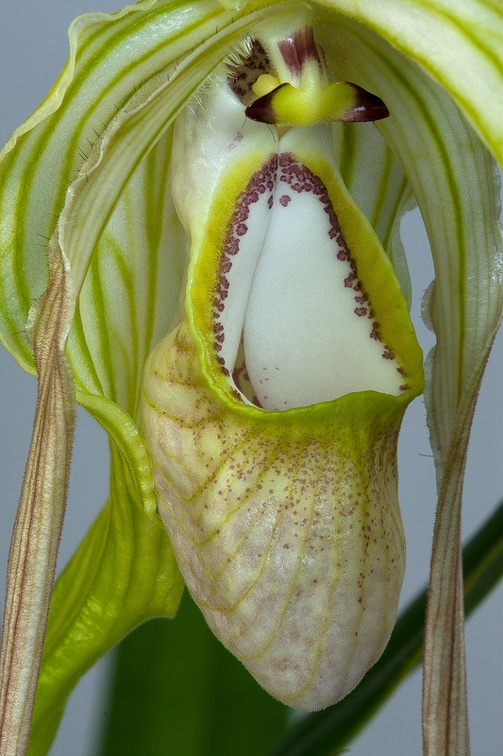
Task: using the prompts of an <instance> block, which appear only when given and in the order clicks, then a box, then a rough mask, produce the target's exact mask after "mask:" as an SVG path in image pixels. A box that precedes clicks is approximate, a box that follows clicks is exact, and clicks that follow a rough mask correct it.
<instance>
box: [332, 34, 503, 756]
mask: <svg viewBox="0 0 503 756" xmlns="http://www.w3.org/2000/svg"><path fill="white" fill-rule="evenodd" d="M341 26H342V27H343V28H342V29H341V34H340V36H339V38H338V40H337V43H334V44H337V49H338V50H339V52H342V55H341V58H342V59H344V54H345V55H346V59H345V61H344V66H347V69H348V70H351V72H352V73H353V74H354V75H355V74H356V75H357V76H362V84H363V86H367V87H368V88H371V85H373V86H374V88H375V91H376V92H377V93H378V94H379V96H380V97H382V98H383V99H384V101H385V102H386V104H387V105H388V107H389V110H390V113H391V118H390V119H389V120H388V122H386V123H383V124H382V125H381V126H380V127H379V128H380V130H381V132H382V133H383V134H384V135H385V137H386V139H387V141H388V143H389V144H390V145H391V147H392V148H393V149H394V150H395V151H396V153H397V154H398V156H399V157H400V159H401V162H402V164H403V166H404V169H405V172H406V174H407V176H408V179H409V181H410V184H411V187H412V189H413V191H414V194H415V197H416V199H417V201H418V204H419V207H420V209H421V212H422V214H423V219H424V222H425V226H426V229H427V232H428V235H429V239H430V244H431V249H432V254H433V261H434V266H435V274H436V277H435V283H434V285H433V286H432V287H430V289H429V292H428V294H427V297H426V299H425V304H424V306H425V313H426V317H427V322H428V323H429V324H430V325H431V326H432V327H433V329H434V330H435V333H436V335H437V346H436V347H435V349H434V350H433V351H432V353H431V354H430V356H429V358H428V365H429V371H428V381H427V389H426V391H425V402H426V407H427V412H428V424H429V428H430V436H431V445H432V450H433V453H434V456H435V463H436V468H437V478H438V487H439V503H438V509H437V521H436V527H435V537H434V544H433V553H432V572H431V582H430V589H429V596H430V600H429V607H428V617H427V625H426V632H425V686H424V690H425V694H426V697H425V699H424V727H425V748H426V753H427V754H429V753H440V752H442V753H444V752H452V753H460V754H461V753H466V752H467V750H466V749H467V747H468V743H467V741H468V736H467V712H466V706H465V704H466V687H465V684H466V681H465V673H464V642H463V607H462V593H461V589H460V586H461V585H462V582H461V581H462V577H461V572H460V570H461V563H460V561H459V554H460V543H461V541H460V515H461V495H462V480H463V472H464V462H465V458H466V450H467V442H468V436H469V427H470V424H471V419H472V416H473V410H474V406H475V401H476V396H477V391H478V386H479V382H480V376H481V374H482V371H483V367H484V365H485V361H486V359H487V356H488V353H489V349H490V345H491V343H492V339H493V337H494V332H495V330H496V328H497V326H498V323H499V321H500V318H501V311H502V298H503V294H502V292H503V288H502V286H501V273H502V271H501V255H502V246H501V230H500V227H499V223H498V218H499V199H498V191H497V182H496V181H495V165H494V162H493V160H492V159H491V157H490V155H489V153H488V152H487V150H486V149H485V147H484V145H483V144H482V143H481V141H480V140H479V138H478V137H477V136H476V134H475V132H474V131H473V130H472V128H471V127H470V126H469V124H468V123H467V122H466V121H465V119H464V118H463V116H462V114H461V113H460V111H459V110H458V109H457V108H456V106H455V105H454V104H453V103H452V102H451V101H450V100H449V99H448V98H447V97H446V96H445V93H444V92H443V91H442V90H441V89H440V88H439V87H438V86H437V85H436V84H435V82H433V81H432V80H431V79H429V77H427V76H426V75H425V74H424V73H423V72H422V71H421V70H420V69H419V68H417V67H416V66H415V65H414V64H413V63H411V62H410V61H407V60H405V59H404V58H403V57H402V56H401V55H400V54H399V53H397V52H396V51H394V50H392V49H391V48H389V50H386V47H385V46H383V44H382V40H379V38H378V37H377V36H374V35H373V34H372V33H371V32H370V31H369V30H365V29H364V28H363V27H361V26H360V27H356V26H355V27H354V28H353V30H350V25H349V24H348V25H347V26H346V25H345V24H342V25H341ZM351 43H353V44H351ZM354 49H358V57H357V56H355V55H354V53H353V51H354ZM342 70H343V73H344V68H343V69H342ZM365 71H371V72H372V81H371V82H369V77H368V76H366V74H365ZM446 588H447V590H446ZM439 681H441V684H439ZM446 688H447V689H448V690H449V691H450V695H449V696H445V695H443V694H442V689H443V690H445V689H446ZM450 701H458V705H456V706H453V707H450V706H449V702H450ZM449 749H450V750H449Z"/></svg>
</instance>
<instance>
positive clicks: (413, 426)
mask: <svg viewBox="0 0 503 756" xmlns="http://www.w3.org/2000/svg"><path fill="white" fill-rule="evenodd" d="M117 7H119V0H113V1H112V0H94V2H90V0H39V1H38V2H36V1H35V0H33V2H28V1H27V0H24V2H19V0H0V144H3V143H5V141H6V140H7V139H8V137H9V136H10V134H11V133H12V131H13V130H14V128H15V127H16V126H17V125H19V123H20V122H21V121H22V120H24V118H26V117H27V116H28V115H29V114H30V113H31V111H32V110H33V109H34V108H35V107H36V106H37V105H38V104H39V102H40V101H41V100H42V99H43V97H44V96H45V93H46V92H47V90H48V89H49V87H50V85H51V84H52V82H53V80H54V79H55V77H56V75H57V73H58V72H59V70H60V68H61V66H62V65H63V63H64V61H65V58H66V54H67V48H68V43H67V27H68V25H69V23H70V21H71V20H72V19H73V18H74V17H75V16H76V15H78V14H79V13H83V12H87V11H92V10H101V11H113V10H116V9H117ZM403 233H404V239H405V242H406V246H407V248H408V250H409V254H408V257H409V263H410V265H411V272H412V276H413V282H414V294H415V298H414V303H413V308H412V317H413V321H414V324H415V326H416V328H417V329H418V337H419V340H420V341H421V344H422V346H423V349H424V350H425V351H427V350H428V349H429V347H430V346H431V344H432V336H431V334H430V333H429V332H428V331H426V329H425V328H424V326H423V325H422V322H421V319H420V315H419V309H420V297H421V295H422V292H423V291H424V289H425V288H426V286H427V285H428V283H429V281H430V280H431V278H432V270H431V261H430V258H429V252H428V245H427V241H426V238H425V234H424V229H423V226H422V222H421V219H420V216H419V214H418V213H417V212H414V213H412V214H410V215H409V216H407V217H406V218H405V219H404V222H403ZM0 387H1V391H0V574H1V575H2V578H1V582H2V586H1V589H0V601H1V602H2V603H3V582H4V578H3V576H4V575H5V568H6V561H7V552H8V544H9V538H10V531H11V528H12V522H13V519H14V515H15V508H16V503H17V497H18V494H19V488H20V485H21V479H22V474H23V467H24V461H25V457H26V451H27V447H28V443H29V437H30V433H31V424H32V418H33V412H34V407H35V388H36V387H35V380H34V379H33V378H32V377H31V376H27V375H26V374H25V373H23V371H21V369H20V368H19V367H18V366H17V365H16V363H15V362H14V360H13V358H12V357H11V356H10V355H8V354H7V353H6V352H5V350H3V349H2V348H0ZM502 388H503V386H502V339H501V334H500V337H499V339H498V342H497V345H496V347H495V350H494V352H493V355H492V357H491V360H490V363H489V366H488V369H487V372H486V376H485V378H484V383H483V386H482V391H481V397H480V400H479V405H478V409H477V414H476V418H475V424H474V427H473V431H472V437H471V445H470V456H469V461H468V468H467V476H466V486H465V508H464V522H463V531H464V535H465V537H467V536H468V535H469V534H471V533H472V532H473V531H474V529H476V527H477V525H478V523H480V522H481V521H482V520H483V519H484V518H485V516H486V515H487V514H488V513H489V512H490V510H491V508H492V507H493V505H494V503H495V502H496V501H497V500H498V499H499V497H500V496H501V492H502V490H503V486H502V476H501V463H502V427H501V425H502V422H501V418H502V400H501V396H502ZM107 465H108V451H107V443H106V439H105V437H104V433H103V432H102V431H101V429H100V428H99V427H98V426H97V424H96V423H95V422H94V421H93V420H92V419H91V418H89V417H88V416H87V415H86V414H85V413H84V412H82V411H80V412H79V416H78V429H77V438H76V443H75V449H74V464H73V470H72V476H71V486H70V496H69V503H68V510H67V515H66V520H65V527H64V532H63V538H62V543H61V552H60V559H59V565H60V566H61V565H64V564H65V562H66V561H67V559H68V557H69V555H70V554H71V553H72V551H73V550H74V548H75V547H76V546H77V544H78V542H79V541H80V539H81V537H82V535H83V533H84V532H85V530H86V528H87V527H88V525H89V524H90V523H91V522H92V520H93V519H94V516H95V514H96V512H97V511H98V509H99V508H100V506H101V504H102V502H103V501H104V500H105V498H106V494H107V485H108V467H107ZM400 472H401V479H400V487H401V497H400V501H401V505H402V511H403V519H404V526H405V531H406V534H407V549H408V558H407V574H406V577H405V583H404V588H403V592H402V605H405V604H406V603H407V602H408V600H409V599H410V598H411V597H412V596H413V595H414V594H415V593H416V592H417V591H418V590H419V588H420V587H421V586H422V585H423V584H424V582H425V580H426V577H427V574H428V565H429V555H430V548H431V533H432V529H433V517H434V506H435V483H434V475H433V464H432V459H431V453H430V450H429V446H428V439H427V433H426V429H425V418H424V407H423V403H422V400H421V399H418V400H416V401H415V402H414V404H413V405H412V407H411V408H410V409H409V411H408V413H407V417H406V420H405V424H404V428H403V432H402V436H401V442H400ZM502 597H503V591H502V589H501V588H500V589H499V590H498V591H496V592H495V593H493V595H492V596H491V597H490V599H489V600H487V601H486V603H485V604H484V606H483V607H482V609H481V610H480V611H479V612H478V613H477V615H476V616H475V617H473V618H472V619H470V620H469V621H468V623H467V653H468V675H469V696H470V712H471V719H470V723H471V736H472V751H473V754H475V756H478V755H479V754H480V755H481V756H482V755H483V756H499V754H501V743H502V742H503V717H502V711H503V695H502V643H501V639H502V634H503V633H502V631H503V612H502V603H503V602H502ZM106 667H107V659H105V660H104V661H103V662H101V663H100V664H98V665H97V666H96V667H95V668H94V669H93V670H92V671H91V672H90V673H88V675H86V676H85V678H84V679H83V680H82V681H81V683H80V684H79V686H78V687H77V689H76V691H75V692H74V694H73V695H72V697H71V700H70V703H69V705H68V708H67V711H66V714H65V717H64V720H63V723H62V726H61V729H60V732H59V734H58V737H57V740H56V741H55V743H54V745H53V748H52V750H51V754H52V755H53V756H66V755H67V754H70V753H71V754H72V756H89V755H90V754H92V752H93V742H94V739H95V737H96V732H97V731H98V730H99V726H100V723H101V722H102V721H103V718H104V697H103V691H104V684H105V675H106ZM420 700H421V676H420V673H419V672H417V673H416V674H414V675H413V676H412V677H410V678H409V679H408V680H407V681H406V682H405V683H404V684H403V685H402V686H401V688H400V689H399V691H398V693H397V694H396V695H395V696H394V697H393V698H392V700H391V701H390V702H389V703H388V705H387V706H386V707H385V708H384V709H383V710H382V711H381V712H380V714H379V715H378V717H377V718H376V719H375V720H374V721H373V722H372V723H371V724H370V726H369V727H368V729H367V730H366V732H365V733H364V734H363V735H361V736H360V738H358V739H357V740H356V741H355V742H354V744H353V745H352V746H351V749H350V751H351V753H352V754H355V756H394V755H395V754H396V756H399V755H402V754H405V753H406V754H408V755H409V754H410V755H415V754H420V753H421V729H420Z"/></svg>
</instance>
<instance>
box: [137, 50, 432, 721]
mask: <svg viewBox="0 0 503 756" xmlns="http://www.w3.org/2000/svg"><path fill="white" fill-rule="evenodd" d="M298 59H299V57H297V58H296V60H298ZM311 61H312V57H311ZM245 64H246V62H245ZM265 73H267V72H265ZM320 91H324V90H320ZM277 92H278V90H277V89H275V90H274V93H277ZM314 94H316V92H315V93H314ZM309 97H310V98H311V99H313V93H310V94H309ZM243 109H244V106H243V104H242V102H241V100H240V98H239V97H238V96H237V95H236V93H235V92H234V91H232V87H231V85H230V84H229V82H228V81H227V80H226V79H224V78H221V79H220V80H218V81H217V82H215V83H214V84H212V85H211V86H209V87H208V90H207V91H206V93H205V94H204V95H203V97H201V98H199V100H198V102H197V103H192V104H191V106H190V107H189V108H187V110H186V111H185V113H184V114H183V115H182V116H181V117H180V118H179V119H178V121H177V126H176V133H175V145H174V157H173V167H174V171H173V195H174V198H175V203H176V206H177V210H178V214H179V217H180V219H181V220H182V222H183V223H184V225H185V228H186V231H187V238H188V243H189V245H190V262H189V272H188V281H187V291H186V295H185V315H184V317H183V320H182V323H181V324H180V325H179V326H177V327H175V328H174V330H173V331H172V332H171V333H170V334H168V336H166V337H165V339H163V341H162V342H161V343H160V344H159V345H158V347H157V348H156V349H155V350H154V352H153V354H152V355H151V357H150V358H149V361H148V362H147V365H146V369H145V373H144V383H143V406H142V430H143V433H144V435H145V438H146V440H147V443H148V445H149V448H150V451H151V454H152V458H153V462H154V469H155V476H156V488H157V495H158V506H159V511H160V514H161V517H162V519H163V521H164V524H165V526H166V528H167V530H168V533H169V535H170V539H171V542H172V543H173V547H174V549H175V553H176V556H177V561H178V564H179V566H180V568H181V570H182V574H183V576H184V578H185V581H186V583H187V585H188V587H189V589H190V591H191V593H192V595H193V597H194V599H195V600H196V602H197V603H198V604H199V606H200V608H201V609H202V611H203V613H204V615H205V617H206V620H207V621H208V623H209V625H210V627H211V628H212V629H213V631H214V632H215V634H216V635H217V636H218V637H219V638H220V640H221V641H222V642H223V643H224V644H225V645H226V646H227V647H228V648H229V649H230V650H231V651H232V652H233V653H234V654H235V655H236V656H237V657H238V658H239V659H240V660H241V661H242V662H243V663H244V664H245V666H246V667H247V668H248V669H249V670H250V672H251V673H252V674H253V675H254V676H255V677H256V679H257V680H258V682H260V683H261V684H262V685H263V686H264V687H265V688H266V689H267V690H268V691H269V692H270V693H271V694H272V695H274V696H276V697H277V698H279V699H280V700H282V701H285V702H287V703H289V704H290V705H292V706H295V707H297V708H301V709H307V710H313V709H320V708H323V707H326V706H328V705H329V704H331V703H334V702H335V701H337V700H338V699H339V698H341V697H343V696H344V695H346V694H347V693H348V692H349V691H350V690H351V689H352V688H353V687H354V686H355V685H356V684H357V683H358V681H359V680H360V679H361V677H362V676H363V674H364V673H365V671H366V670H367V669H368V667H369V666H370V665H371V664H373V663H374V662H375V661H376V659H377V658H378V657H379V655H380V653H381V652H382V650H383V648H384V646H385V644H386V642H387V639H388V637H389V634H390V632H391V629H392V627H393V624H394V620H395V616H396V608H397V603H398V598H399V594H400V587H401V582H402V578H403V570H404V553H405V547H404V540H403V532H402V526H401V521H400V513H399V509H398V500H397V477H396V443H397V437H398V430H399V426H400V422H401V419H402V416H403V412H404V410H405V407H406V405H407V404H408V402H409V401H410V400H411V399H412V398H414V396H417V394H418V393H420V391H421V389H422V367H421V365H422V355H421V350H420V349H419V347H418V345H417V342H416V340H415V336H414V331H413V328H412V325H411V323H410V319H409V316H408V313H407V308H406V305H405V302H404V300H403V296H402V294H401V292H400V287H399V285H398V283H397V281H396V279H395V277H394V274H393V270H392V267H391V265H390V263H389V261H388V259H387V257H386V255H385V253H384V251H383V250H382V247H381V245H380V244H379V242H378V240H377V238H376V236H375V234H374V232H373V230H372V229H371V227H370V224H369V223H368V221H366V219H365V218H364V216H363V214H362V213H361V212H360V211H359V210H358V208H357V207H356V206H355V204H354V202H353V201H352V199H351V197H350V195H349V193H348V192H347V190H346V189H345V188H344V186H343V183H342V179H341V177H340V175H339V173H338V171H337V169H336V167H335V164H334V161H333V158H332V142H331V131H330V128H329V127H328V126H326V125H324V124H320V125H311V126H307V127H304V128H293V129H288V130H286V132H285V133H280V132H278V133H276V134H275V133H271V131H270V129H269V127H268V126H266V125H265V124H259V123H254V122H252V121H250V120H247V121H243ZM201 167H202V169H203V170H202V171H201ZM187 186H191V187H192V186H193V187H194V191H191V192H187ZM202 187H204V190H203V189H202ZM313 633H314V635H313Z"/></svg>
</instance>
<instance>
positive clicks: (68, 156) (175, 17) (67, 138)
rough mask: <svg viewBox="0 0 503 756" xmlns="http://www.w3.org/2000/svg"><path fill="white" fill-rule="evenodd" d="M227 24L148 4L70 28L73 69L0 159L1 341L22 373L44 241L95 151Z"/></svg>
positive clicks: (211, 6)
mask: <svg viewBox="0 0 503 756" xmlns="http://www.w3.org/2000/svg"><path fill="white" fill-rule="evenodd" d="M222 19H227V14H225V12H224V11H223V10H222V9H221V8H220V6H218V5H217V4H216V3H213V2H211V1H209V2H202V3H198V4H197V7H196V8H194V7H193V4H192V3H187V2H185V3H182V2H179V3H173V2H151V1H149V2H144V3H139V4H137V5H134V6H129V7H128V8H125V9H124V10H122V11H120V12H118V13H116V14H113V15H111V16H108V15H106V14H89V15H88V16H83V17H81V18H79V19H77V20H76V21H75V22H74V23H73V24H72V26H71V28H70V32H69V36H70V57H69V61H68V64H67V66H66V67H65V69H64V71H63V72H62V74H61V76H60V78H59V79H58V81H57V82H56V84H55V85H54V87H53V88H52V90H51V92H50V93H49V96H48V98H47V99H46V100H45V101H44V103H42V105H41V106H40V108H39V109H38V110H37V111H35V113H34V114H33V115H32V116H31V117H30V118H29V119H28V120H27V121H26V122H25V123H24V124H23V125H22V126H21V127H20V128H19V129H18V130H17V131H16V132H15V134H14V135H13V137H12V139H11V140H10V142H9V143H8V144H7V145H6V147H5V148H4V150H3V151H2V154H1V167H0V186H1V189H0V217H1V218H2V225H1V229H0V272H1V275H0V281H1V284H0V286H1V289H0V293H1V299H2V303H5V306H4V308H2V310H1V311H0V316H1V320H0V333H1V337H2V339H3V341H4V343H5V344H6V346H7V348H8V349H9V350H10V351H12V353H13V354H14V355H15V356H16V357H17V358H18V359H19V360H20V362H21V363H22V365H23V367H25V368H27V369H31V370H33V358H32V356H31V350H30V349H29V346H28V344H27V342H26V338H25V334H24V329H25V325H26V319H27V315H28V310H29V307H30V304H31V300H32V299H33V298H35V297H37V296H39V295H40V294H41V293H42V291H43V290H44V288H45V287H46V285H47V270H46V254H45V251H44V248H43V240H44V238H48V237H50V235H51V234H52V232H53V230H54V227H55V223H56V220H57V217H58V216H59V214H60V212H61V209H62V207H63V205H64V203H65V195H66V192H67V189H68V186H69V184H70V183H71V182H72V181H73V180H74V179H75V178H76V176H77V173H78V171H79V169H81V167H82V165H83V164H84V162H85V160H86V158H85V155H86V154H89V152H90V151H91V152H92V151H93V150H94V149H96V147H94V148H93V147H92V146H90V145H93V144H95V145H99V142H100V139H101V137H102V136H103V134H104V133H105V132H106V130H107V128H108V127H109V126H110V124H111V123H112V122H113V120H114V118H115V117H116V115H117V110H118V109H120V108H121V107H123V106H124V105H125V103H126V102H127V101H128V99H129V98H130V97H131V94H132V93H134V92H135V90H136V89H137V88H138V87H139V86H140V85H141V84H142V83H143V82H144V81H145V80H146V79H148V78H149V77H153V76H156V75H158V74H159V73H161V72H165V71H168V70H169V69H170V67H172V66H173V64H174V63H175V61H176V60H177V59H178V58H180V56H182V55H185V54H186V53H187V52H188V51H189V50H190V49H192V48H193V47H194V46H196V45H197V44H199V43H200V42H201V41H202V40H203V39H204V38H205V37H207V36H209V35H210V34H211V33H212V32H213V31H214V28H215V26H218V25H219V23H222ZM169 31H171V38H170V43H169V44H167V43H166V33H167V32H169ZM28 177H29V180H28Z"/></svg>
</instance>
